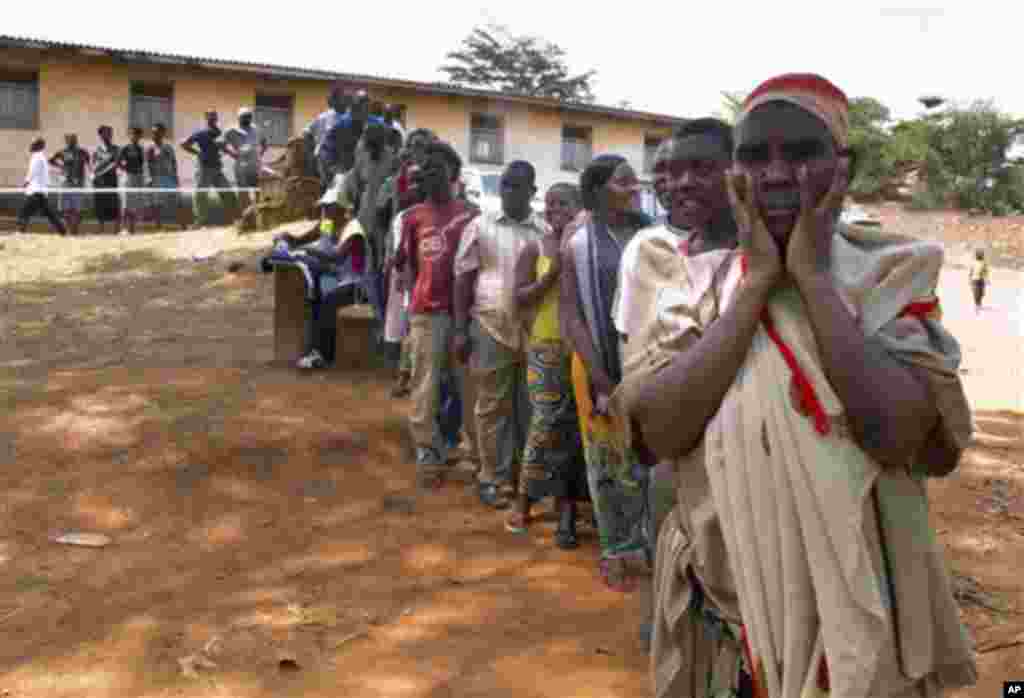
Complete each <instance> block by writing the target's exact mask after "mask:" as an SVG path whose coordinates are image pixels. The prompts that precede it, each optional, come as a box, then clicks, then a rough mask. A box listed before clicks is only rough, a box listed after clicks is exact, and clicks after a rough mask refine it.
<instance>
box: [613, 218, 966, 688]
mask: <svg viewBox="0 0 1024 698" xmlns="http://www.w3.org/2000/svg"><path fill="white" fill-rule="evenodd" d="M711 255H717V256H718V260H717V262H718V264H719V266H722V265H725V269H724V273H718V274H716V273H715V272H716V270H718V268H717V267H715V265H714V264H707V262H709V261H712V260H713V258H712V257H711ZM702 258H703V259H702ZM693 260H700V262H698V263H696V264H682V267H683V268H685V267H686V266H690V267H692V268H690V269H688V270H685V271H684V274H683V275H682V276H677V277H676V278H677V279H680V283H676V284H674V285H670V284H661V285H660V287H658V288H657V290H656V292H655V298H656V301H655V303H654V307H655V312H654V316H655V319H656V323H655V324H654V325H650V324H648V325H647V326H648V327H653V328H655V329H654V330H650V331H649V332H648V334H650V335H651V336H650V337H648V338H647V340H648V341H647V342H646V345H647V346H646V347H642V346H640V345H639V343H638V344H637V345H635V347H636V349H635V351H634V352H633V353H632V354H631V355H630V356H629V357H624V363H628V362H629V361H630V360H632V361H633V363H634V366H636V365H644V364H646V369H645V370H646V371H656V370H658V368H657V365H659V364H660V365H665V364H667V362H668V361H669V360H670V358H671V346H672V344H673V340H672V337H673V336H675V337H680V336H681V333H685V332H687V331H691V330H692V331H696V332H698V333H699V332H702V331H703V330H704V329H705V328H706V327H707V326H708V324H710V322H713V321H714V319H716V318H717V316H718V314H719V313H720V311H722V310H724V309H725V308H726V307H727V306H728V303H729V301H730V299H731V297H732V295H733V293H734V291H735V289H736V288H737V286H738V285H739V283H740V280H741V276H742V271H741V269H740V267H741V265H740V264H739V263H738V262H737V261H736V260H735V259H734V258H732V257H729V256H727V255H726V254H724V253H709V254H708V255H699V256H698V257H695V258H691V260H690V262H692V261H693ZM657 264H660V265H662V268H661V269H660V272H661V273H665V272H671V273H679V267H680V263H675V262H669V261H668V259H667V257H666V256H664V255H661V256H659V257H658V258H657ZM941 264H942V250H941V247H939V246H937V245H933V244H930V243H924V242H920V241H917V240H913V239H908V238H895V237H892V236H884V235H882V234H880V233H878V232H875V231H872V230H869V229H859V228H852V227H846V226H840V227H839V230H838V234H837V235H836V236H835V239H834V244H833V269H834V274H835V276H836V278H837V281H838V282H839V285H840V287H841V289H842V290H843V292H844V297H845V299H846V301H847V304H848V307H849V309H850V311H851V312H852V313H854V314H855V316H856V317H857V318H858V320H859V323H860V325H861V327H862V329H863V331H864V334H865V336H867V337H871V338H876V339H877V340H878V341H881V342H882V343H883V344H884V345H885V346H886V347H887V349H889V351H891V352H892V353H893V354H894V355H895V356H897V357H898V358H900V359H901V360H903V361H906V362H908V363H913V364H915V365H918V366H920V367H922V368H924V369H926V373H927V375H928V377H929V383H930V388H931V391H932V394H933V396H934V398H935V401H936V404H937V406H938V408H939V411H940V413H941V415H942V428H944V429H945V430H946V431H947V432H948V434H949V436H950V437H952V438H953V439H954V440H955V441H956V442H957V443H959V444H961V445H966V443H967V440H968V439H969V437H970V413H969V409H968V407H967V404H966V400H965V398H964V395H963V391H962V388H961V386H960V383H959V380H958V377H957V367H958V364H959V358H960V357H959V349H958V346H957V344H956V341H955V340H954V339H953V338H952V337H951V336H949V335H948V333H946V332H945V330H944V329H943V328H942V326H941V325H940V324H939V322H938V320H937V319H935V318H927V319H922V318H918V317H901V313H902V311H903V309H904V308H906V307H907V306H908V305H910V304H911V303H915V302H920V301H924V300H928V299H930V298H931V297H932V295H933V294H934V291H935V288H936V285H937V281H938V272H939V269H940V268H941ZM673 265H675V267H673ZM658 271H659V270H658V269H657V268H649V269H646V270H644V269H638V270H637V272H636V274H637V276H645V275H646V276H649V277H657V276H658ZM686 272H688V273H686ZM662 278H665V277H664V276H662ZM769 310H770V313H771V315H772V318H773V321H774V325H775V328H776V331H777V333H778V335H779V336H780V337H781V339H782V340H783V341H784V342H785V343H786V344H787V345H788V346H789V347H790V348H791V350H792V352H793V354H794V355H795V357H796V360H797V362H798V364H799V366H800V367H801V369H802V371H803V374H804V375H805V376H806V377H807V378H808V379H809V380H810V382H811V384H812V385H813V387H814V391H815V393H816V395H817V397H818V399H819V401H820V402H821V404H822V405H823V407H824V409H825V411H826V412H827V414H828V415H829V419H830V422H831V429H830V432H829V434H827V435H824V436H823V435H821V434H819V433H818V432H817V431H815V429H814V424H813V422H812V421H811V419H810V418H809V417H807V416H804V415H803V414H802V413H801V411H800V410H799V409H798V405H797V403H796V401H795V400H794V397H793V394H792V391H791V388H790V386H791V379H792V374H791V371H790V369H789V366H788V365H787V364H786V362H785V361H784V360H783V357H782V355H781V353H780V351H779V348H778V347H777V346H776V345H775V344H774V343H773V341H772V340H771V338H770V337H769V336H768V334H767V333H766V331H765V329H764V328H763V327H762V328H761V329H759V330H758V332H757V334H756V335H755V337H754V340H753V343H752V346H751V348H750V353H749V355H748V357H747V359H746V361H745V363H744V365H743V366H742V368H741V369H740V371H739V373H738V375H737V377H736V380H735V382H734V384H733V386H732V388H731V389H730V390H729V392H728V393H727V395H726V397H725V399H724V401H723V404H722V406H721V409H720V410H719V412H718V413H717V414H716V416H715V417H714V419H713V420H712V422H711V423H710V425H709V428H708V430H707V433H706V434H705V441H704V443H703V444H702V447H703V452H704V453H703V459H704V463H705V466H706V472H707V476H708V479H709V481H710V490H711V493H712V497H713V500H712V501H713V506H711V505H704V504H701V505H694V504H692V503H691V504H689V505H686V506H689V507H690V508H691V512H693V511H699V510H701V508H702V507H703V508H704V509H707V506H711V509H712V511H713V512H714V513H715V514H717V517H718V518H719V519H720V525H721V531H722V532H723V533H724V540H725V548H726V550H727V551H728V558H729V564H730V567H731V569H732V572H733V580H732V581H733V582H734V583H735V588H736V591H737V593H738V597H739V601H740V602H739V606H740V610H741V612H742V618H743V621H744V624H745V626H746V628H747V632H748V635H749V640H750V644H751V648H752V653H753V655H754V657H755V662H756V663H757V664H759V665H760V667H761V670H760V671H759V673H760V678H761V681H763V683H764V685H765V687H766V689H767V691H768V694H769V695H770V696H772V698H790V697H791V696H800V695H804V696H810V695H814V694H815V691H816V688H815V684H816V681H815V679H816V678H817V670H818V665H819V662H820V658H821V657H824V658H826V660H827V664H828V669H829V674H830V686H831V691H830V692H831V694H832V695H837V696H843V697H844V698H860V697H862V696H869V695H870V696H879V695H898V694H900V693H902V692H904V691H906V690H908V689H913V688H914V687H915V685H917V684H920V685H921V686H922V687H925V688H943V687H947V688H948V687H957V686H963V685H970V684H972V683H973V682H974V680H975V678H976V670H975V666H974V662H973V659H972V656H971V651H970V648H969V644H968V639H967V636H966V633H965V632H964V629H963V627H962V625H961V624H960V621H959V617H958V614H957V608H956V605H955V603H954V601H953V598H952V594H951V592H950V587H949V581H948V576H947V573H946V571H945V564H944V562H943V560H942V556H941V552H940V550H939V548H938V546H937V544H936V541H935V539H934V536H933V535H932V531H931V528H930V526H929V524H928V512H927V498H926V494H925V489H924V484H923V482H922V481H921V480H920V479H917V478H916V477H915V476H914V475H913V472H914V470H915V469H914V464H908V468H907V469H906V470H905V471H904V470H893V469H886V470H882V469H881V468H880V467H879V465H878V464H877V463H875V462H874V461H873V460H871V459H870V458H869V457H868V456H867V455H866V454H865V452H864V451H863V450H862V449H860V448H859V447H858V446H857V444H856V443H854V442H853V441H852V440H851V438H850V437H849V433H848V429H847V428H846V426H845V422H844V419H843V416H842V412H843V409H842V405H841V404H840V402H839V399H838V397H837V395H836V394H835V392H834V391H833V390H832V388H831V386H830V385H829V383H828V381H827V379H826V377H825V375H824V372H823V368H822V366H821V361H820V358H819V356H818V354H817V346H816V342H815V338H814V334H813V330H812V328H811V327H810V324H809V322H808V320H807V317H806V314H805V311H804V308H803V302H802V299H801V297H800V295H799V293H798V292H797V291H796V290H795V289H792V288H790V289H781V290H780V291H778V292H777V293H776V294H775V295H774V296H773V298H772V300H771V301H770V303H769ZM643 327H644V326H643V324H642V323H640V326H638V327H630V328H623V329H630V330H632V331H631V333H630V341H629V344H633V340H634V337H636V338H638V339H639V338H640V337H641V336H642V335H643V334H644V329H643ZM626 370H627V373H629V371H630V369H629V367H628V366H627V367H626ZM628 390H629V389H628V388H626V389H624V394H623V396H622V399H623V402H625V403H626V404H627V405H628V403H629V397H628V394H627V393H628ZM873 493H874V494H873ZM682 508H683V506H682V504H681V507H680V510H682ZM682 513H684V514H685V515H687V517H688V518H691V525H692V513H687V512H682ZM706 525H707V524H705V526H706ZM716 525H717V524H716ZM683 528H686V527H685V526H684V527H683ZM691 538H694V537H693V536H691ZM695 540H698V541H699V540H700V539H699V538H695ZM659 552H660V550H659ZM659 593H660V591H659ZM656 649H657V648H656Z"/></svg>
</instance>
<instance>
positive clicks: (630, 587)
mask: <svg viewBox="0 0 1024 698" xmlns="http://www.w3.org/2000/svg"><path fill="white" fill-rule="evenodd" d="M615 567H619V569H618V570H616V569H614V568H615ZM597 568H598V571H599V573H600V575H601V579H603V580H604V583H605V585H607V587H608V588H609V589H611V590H612V591H618V592H620V593H623V594H628V593H630V592H633V591H636V588H637V582H636V579H634V578H632V577H631V576H630V575H629V574H627V570H626V564H625V562H624V561H623V560H621V559H618V558H611V559H608V558H606V559H604V560H601V562H599V563H598V566H597Z"/></svg>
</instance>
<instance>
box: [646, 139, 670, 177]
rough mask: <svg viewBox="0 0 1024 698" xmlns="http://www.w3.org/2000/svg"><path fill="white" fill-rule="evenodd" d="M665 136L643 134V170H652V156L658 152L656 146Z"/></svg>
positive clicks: (649, 171) (648, 171)
mask: <svg viewBox="0 0 1024 698" xmlns="http://www.w3.org/2000/svg"><path fill="white" fill-rule="evenodd" d="M664 140H665V138H664V137H663V136H652V135H647V136H644V172H645V173H647V174H650V173H651V172H654V156H655V154H656V153H657V152H658V146H660V145H661V143H662V141H664Z"/></svg>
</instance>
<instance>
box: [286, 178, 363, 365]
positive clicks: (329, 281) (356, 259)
mask: <svg viewBox="0 0 1024 698" xmlns="http://www.w3.org/2000/svg"><path fill="white" fill-rule="evenodd" d="M321 204H322V206H323V208H322V211H323V214H322V218H321V221H320V225H319V230H312V231H310V232H309V233H307V234H306V235H303V236H301V237H293V236H290V235H287V234H285V235H282V236H280V237H278V238H277V239H275V245H280V244H281V243H283V244H284V246H285V247H286V248H289V249H287V250H286V251H282V250H281V249H280V248H279V247H277V248H276V249H275V254H274V255H272V256H271V257H270V258H268V260H270V259H275V258H276V260H275V261H286V262H288V263H289V264H294V265H295V266H297V267H298V268H299V269H300V270H301V271H302V273H303V275H304V276H305V277H306V306H307V311H306V320H305V332H304V340H303V356H302V358H300V359H299V360H298V362H297V364H296V365H297V366H298V368H300V369H305V370H309V369H319V368H326V367H327V366H328V365H330V364H332V363H333V362H334V354H335V346H334V345H335V333H336V331H337V312H338V309H339V308H343V307H345V306H349V305H355V304H357V303H358V302H360V301H359V299H360V297H361V294H359V291H360V290H363V291H364V293H365V292H366V291H367V288H366V286H367V283H368V281H369V275H368V273H369V270H370V265H369V263H368V262H369V260H368V259H367V258H368V256H369V251H370V250H369V245H368V241H367V239H366V233H365V231H364V230H363V227H362V225H361V224H360V223H359V220H358V219H356V218H354V217H353V216H352V213H353V207H352V204H351V199H350V197H349V196H348V195H347V193H344V192H339V191H338V189H337V188H334V189H331V190H329V191H328V192H327V193H326V194H324V197H323V199H321ZM339 229H341V230H342V232H341V234H340V236H339V235H338V232H337V231H338V230H339ZM309 242H313V244H312V245H308V246H306V247H303V248H301V249H297V250H294V251H293V250H292V249H290V248H294V247H296V246H298V245H303V244H305V243H309Z"/></svg>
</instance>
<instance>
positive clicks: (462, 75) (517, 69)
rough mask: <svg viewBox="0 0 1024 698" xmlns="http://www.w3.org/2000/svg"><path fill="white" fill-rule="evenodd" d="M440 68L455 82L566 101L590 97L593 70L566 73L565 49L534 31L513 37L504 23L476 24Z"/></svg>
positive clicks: (591, 98) (592, 96)
mask: <svg viewBox="0 0 1024 698" xmlns="http://www.w3.org/2000/svg"><path fill="white" fill-rule="evenodd" d="M445 57H446V58H447V59H448V63H446V64H445V65H442V66H441V68H440V69H441V71H442V72H444V73H447V74H448V80H449V81H450V82H453V83H455V84H456V85H465V86H468V87H480V88H483V89H488V90H498V91H501V92H509V93H513V94H523V95H531V96H534V97H553V98H555V99H560V100H563V101H566V102H593V101H594V95H593V93H592V92H591V88H590V80H591V78H593V76H594V74H595V73H596V71H593V70H590V71H587V72H586V73H582V74H579V75H572V74H570V71H569V68H568V66H567V65H566V63H565V51H563V50H562V49H561V48H560V47H559V46H556V45H555V44H552V43H551V42H549V41H546V40H545V39H542V38H540V37H537V36H513V35H512V34H511V33H509V31H508V29H507V28H506V27H504V26H501V25H497V24H490V25H487V26H486V27H476V28H474V29H473V31H472V32H471V33H470V35H469V36H467V37H466V38H465V39H463V40H462V44H461V45H460V46H459V48H458V49H457V50H455V51H451V52H449V53H448V54H446V56H445Z"/></svg>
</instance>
